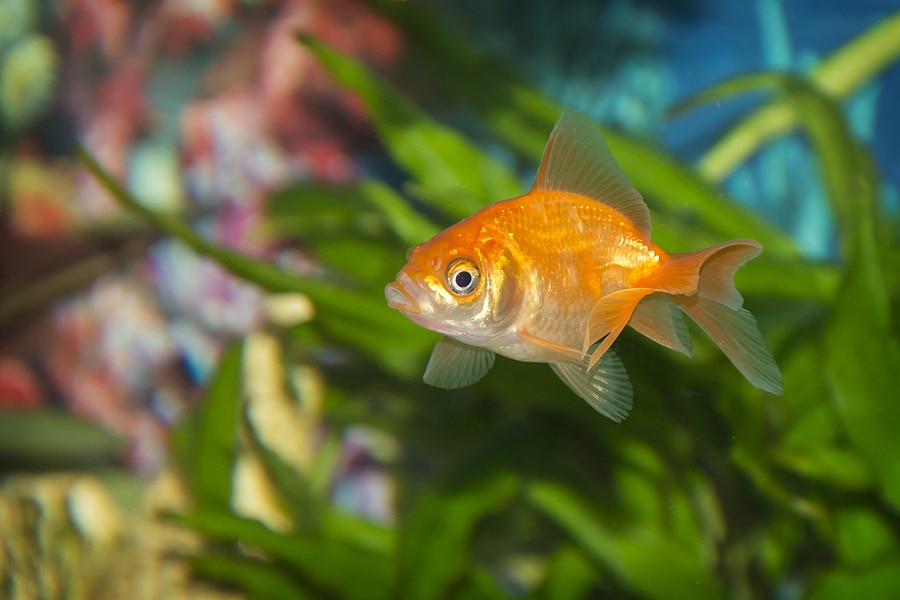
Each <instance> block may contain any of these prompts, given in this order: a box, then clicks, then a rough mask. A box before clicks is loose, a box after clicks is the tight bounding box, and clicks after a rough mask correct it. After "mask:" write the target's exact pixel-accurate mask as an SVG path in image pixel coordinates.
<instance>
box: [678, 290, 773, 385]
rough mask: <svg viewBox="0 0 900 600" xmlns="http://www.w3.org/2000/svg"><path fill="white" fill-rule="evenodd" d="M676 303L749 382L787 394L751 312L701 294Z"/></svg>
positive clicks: (681, 299)
mask: <svg viewBox="0 0 900 600" xmlns="http://www.w3.org/2000/svg"><path fill="white" fill-rule="evenodd" d="M676 302H677V303H678V306H680V307H681V308H682V310H684V312H686V313H687V314H688V316H689V317H691V318H692V319H693V320H694V321H696V322H697V324H698V325H699V326H700V327H702V328H703V330H704V331H705V332H706V333H707V334H708V335H709V337H711V338H712V339H713V341H714V342H715V343H716V344H718V346H719V348H721V349H722V352H724V353H725V355H726V356H727V357H728V358H729V360H731V362H732V363H734V366H735V367H737V369H738V371H740V372H741V374H743V376H744V377H746V378H747V380H748V381H749V382H750V383H752V384H753V385H755V386H756V387H758V388H759V389H761V390H765V391H767V392H770V393H772V394H781V393H782V392H784V383H783V381H782V378H781V371H779V370H778V365H777V364H775V359H774V358H773V357H772V354H771V353H770V352H769V350H768V349H767V348H766V343H765V341H764V340H763V337H762V334H761V333H760V332H759V328H758V327H757V326H756V319H754V318H753V315H752V314H750V311H748V310H746V309H743V308H739V309H737V310H735V309H732V308H729V307H727V306H725V305H724V304H719V303H718V302H715V301H713V300H711V299H710V298H707V297H705V296H702V295H700V294H697V295H696V296H692V297H690V298H678V299H676Z"/></svg>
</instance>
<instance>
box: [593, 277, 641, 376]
mask: <svg viewBox="0 0 900 600" xmlns="http://www.w3.org/2000/svg"><path fill="white" fill-rule="evenodd" d="M653 291H654V290H650V289H647V288H630V289H627V290H618V291H616V292H613V293H611V294H607V295H606V296H603V297H602V298H601V299H600V300H599V301H598V302H597V304H596V305H594V308H592V309H591V314H590V316H589V317H588V323H587V329H586V330H585V335H584V348H585V351H587V349H588V348H590V346H591V345H592V344H593V343H594V342H596V341H597V340H599V339H601V338H603V341H601V342H600V345H599V346H597V348H596V349H595V350H594V351H593V354H592V355H591V361H590V363H589V364H588V367H589V368H590V367H593V366H594V364H595V363H596V362H597V361H598V360H600V357H601V356H603V353H604V352H606V351H607V350H609V347H610V346H612V343H613V342H614V341H616V338H617V337H619V334H620V333H622V330H623V329H625V325H627V324H628V321H629V319H631V316H632V314H633V313H634V309H635V307H636V306H637V304H638V302H640V301H641V299H642V298H643V297H644V296H646V295H648V294H652V293H653ZM604 336H605V337H604Z"/></svg>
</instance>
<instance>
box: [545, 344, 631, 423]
mask: <svg viewBox="0 0 900 600" xmlns="http://www.w3.org/2000/svg"><path fill="white" fill-rule="evenodd" d="M588 361H589V359H588V358H585V359H584V360H581V361H579V362H560V363H551V364H550V367H551V368H552V369H553V371H554V372H555V373H556V374H557V375H558V376H559V378H560V379H562V380H563V382H564V383H565V384H566V385H567V386H569V388H571V390H572V391H573V392H575V393H576V394H578V395H579V396H580V397H581V398H583V399H584V400H586V401H587V403H588V404H590V405H591V406H592V407H593V408H594V409H595V410H597V412H599V413H600V414H601V415H603V416H604V417H609V418H610V419H612V420H613V421H616V422H617V423H618V422H621V421H622V419H624V418H625V417H626V416H628V411H629V410H631V398H632V390H631V381H629V380H628V373H626V372H625V366H624V365H623V364H622V361H621V360H619V357H618V356H617V355H616V354H615V352H610V351H607V352H606V353H605V354H603V356H602V358H600V360H599V361H598V362H597V364H595V365H594V366H592V367H588Z"/></svg>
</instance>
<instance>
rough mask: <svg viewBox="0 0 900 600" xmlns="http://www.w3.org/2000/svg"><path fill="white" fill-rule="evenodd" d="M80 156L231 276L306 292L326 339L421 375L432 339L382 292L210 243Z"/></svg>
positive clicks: (118, 192)
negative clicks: (139, 199) (347, 285)
mask: <svg viewBox="0 0 900 600" xmlns="http://www.w3.org/2000/svg"><path fill="white" fill-rule="evenodd" d="M78 157H79V159H80V160H81V161H82V163H84V165H85V167H87V169H88V170H89V171H90V172H91V173H93V174H94V176H95V177H97V178H98V179H99V180H100V182H101V184H102V185H103V186H104V187H105V188H106V189H107V190H108V191H109V192H110V193H111V194H112V195H113V196H114V197H115V198H116V199H117V200H118V201H119V202H120V203H121V204H122V206H124V207H125V208H127V209H129V210H132V211H134V212H136V213H138V214H140V215H142V216H143V217H145V218H146V219H148V220H149V221H150V222H152V223H153V224H154V225H156V226H157V227H159V228H160V229H162V230H163V231H165V232H167V233H169V234H170V235H172V236H174V237H176V238H178V239H179V240H181V241H182V242H184V243H186V244H187V245H188V246H190V247H191V248H193V249H194V251H196V252H198V253H200V254H203V255H205V256H207V257H209V258H211V259H213V260H215V261H216V262H217V263H219V264H220V265H222V266H223V267H224V268H225V269H227V270H228V271H230V272H231V273H232V274H233V275H236V276H237V277H240V278H242V279H244V280H246V281H248V282H250V283H253V284H255V285H258V286H259V287H261V288H262V289H264V290H266V291H269V292H273V293H277V292H299V293H301V294H306V295H307V296H309V298H310V299H311V300H312V301H313V303H314V304H315V305H316V310H317V320H316V322H317V323H319V324H321V325H322V326H323V327H324V329H325V330H326V332H327V333H328V334H329V335H331V336H333V337H334V338H335V339H337V340H338V341H341V342H344V343H346V344H348V345H349V346H351V347H355V348H359V349H361V350H363V351H364V352H366V353H367V354H369V356H371V357H372V358H373V359H375V360H376V361H378V362H379V363H380V364H381V365H382V366H383V367H385V368H386V369H388V370H389V371H391V372H393V373H396V374H399V375H403V376H408V377H411V376H413V375H414V374H417V373H421V365H420V362H421V358H422V355H423V354H424V353H425V352H427V350H428V349H429V348H430V347H431V346H432V345H433V344H434V342H435V336H434V335H433V334H431V333H430V332H428V331H426V330H424V329H422V328H421V327H419V326H417V325H415V324H414V323H413V322H412V321H410V320H409V319H407V318H406V317H405V316H403V315H402V314H401V313H400V312H399V311H396V310H393V309H391V308H389V307H388V306H387V303H386V302H385V300H384V295H383V294H382V292H381V291H380V290H375V291H373V290H371V289H370V290H368V291H364V290H352V289H345V288H342V287H339V286H337V285H334V284H332V283H328V282H325V281H321V280H316V279H310V278H303V277H299V276H297V275H294V274H290V273H286V272H284V271H282V270H280V269H278V268H277V267H275V266H273V265H271V264H269V263H267V262H265V261H263V260H257V259H255V258H252V257H249V256H246V255H244V254H241V253H240V252H235V251H233V250H229V249H228V248H226V247H224V246H222V245H219V244H216V243H214V242H210V241H209V240H206V239H204V238H202V237H201V236H199V235H197V234H196V233H195V232H194V231H193V230H192V229H191V228H190V227H189V226H188V225H187V224H185V223H183V222H182V221H180V220H179V219H177V218H175V217H173V216H171V215H167V214H163V213H159V212H156V211H153V210H150V209H148V208H146V207H145V206H143V205H141V204H140V203H139V202H137V201H136V200H135V199H134V198H132V197H131V196H130V195H129V194H128V192H126V191H125V189H124V188H123V187H122V186H121V185H120V184H119V183H118V182H117V181H116V180H115V179H113V178H112V176H110V175H109V173H107V172H106V171H105V170H104V169H103V168H102V167H101V166H100V165H99V163H97V162H96V160H94V158H93V157H91V156H90V155H89V154H88V153H87V152H86V151H84V150H83V149H79V150H78ZM398 267H399V265H398ZM385 283H387V282H385Z"/></svg>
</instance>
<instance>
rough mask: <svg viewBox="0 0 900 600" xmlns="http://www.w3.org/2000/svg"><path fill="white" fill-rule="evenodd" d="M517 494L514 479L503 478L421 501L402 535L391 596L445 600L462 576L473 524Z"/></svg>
mask: <svg viewBox="0 0 900 600" xmlns="http://www.w3.org/2000/svg"><path fill="white" fill-rule="evenodd" d="M517 491H518V480H517V478H516V477H514V476H513V475H510V474H505V473H504V474H499V475H497V476H495V477H493V478H492V479H490V480H488V481H487V482H486V483H484V484H483V485H479V486H478V487H473V488H469V489H466V490H464V491H462V492H458V493H456V494H452V495H433V496H430V497H427V498H426V499H425V500H423V502H422V504H421V505H420V506H419V508H418V509H417V511H416V512H415V513H414V514H413V516H412V517H411V519H410V521H409V523H407V524H406V526H405V527H404V529H403V531H402V533H401V538H400V540H399V544H400V545H399V548H398V551H399V554H398V569H399V571H398V576H397V580H396V587H395V589H394V597H396V598H416V599H417V600H429V599H434V600H437V599H440V598H446V597H447V594H448V592H449V591H450V589H451V588H452V587H453V586H454V585H455V584H458V583H459V582H460V581H461V580H462V578H463V576H464V574H465V572H466V569H467V567H468V561H469V560H470V559H469V556H470V553H469V543H470V539H471V537H472V533H473V531H474V530H475V527H476V525H477V524H478V522H479V521H480V520H481V519H483V518H484V517H485V516H487V515H489V514H491V513H492V512H494V511H497V510H500V509H501V508H502V507H503V506H504V505H505V504H507V503H508V502H509V501H510V500H511V499H512V498H513V496H514V495H515V494H516V492H517Z"/></svg>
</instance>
